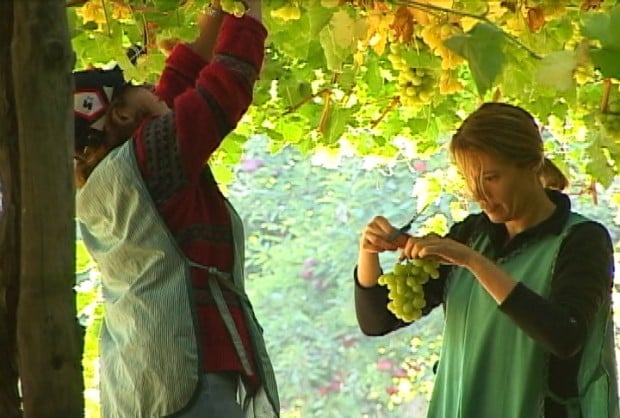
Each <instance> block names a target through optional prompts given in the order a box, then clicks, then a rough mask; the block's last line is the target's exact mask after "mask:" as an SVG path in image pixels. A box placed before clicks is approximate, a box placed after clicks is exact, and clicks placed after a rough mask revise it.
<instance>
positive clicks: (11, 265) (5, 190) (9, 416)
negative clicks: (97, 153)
mask: <svg viewBox="0 0 620 418" xmlns="http://www.w3.org/2000/svg"><path fill="white" fill-rule="evenodd" d="M12 33H13V3H12V2H11V1H2V2H0V92H3V93H0V359H2V361H0V417H6V418H16V417H19V416H20V415H21V412H20V411H21V409H20V399H19V392H18V390H17V362H16V361H17V351H16V349H17V346H16V341H15V339H16V336H15V325H16V309H17V298H18V292H17V290H18V283H19V264H18V262H19V241H18V233H17V231H18V227H19V211H17V210H16V207H17V204H18V203H19V193H18V192H19V187H18V183H19V176H18V174H19V172H18V166H17V158H18V153H17V121H16V120H15V102H14V100H13V81H12V79H13V77H12V75H11V49H10V45H11V38H12Z"/></svg>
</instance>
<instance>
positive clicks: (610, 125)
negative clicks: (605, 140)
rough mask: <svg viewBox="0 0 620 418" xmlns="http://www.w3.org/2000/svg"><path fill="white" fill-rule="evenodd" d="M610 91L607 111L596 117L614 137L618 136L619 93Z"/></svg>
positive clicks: (619, 133)
mask: <svg viewBox="0 0 620 418" xmlns="http://www.w3.org/2000/svg"><path fill="white" fill-rule="evenodd" d="M614 93H615V92H612V94H610V96H609V101H608V102H607V112H606V113H601V114H600V115H599V116H598V118H599V121H600V122H601V124H602V125H603V127H604V128H605V131H606V132H607V133H608V134H609V135H611V136H613V137H614V138H620V94H614Z"/></svg>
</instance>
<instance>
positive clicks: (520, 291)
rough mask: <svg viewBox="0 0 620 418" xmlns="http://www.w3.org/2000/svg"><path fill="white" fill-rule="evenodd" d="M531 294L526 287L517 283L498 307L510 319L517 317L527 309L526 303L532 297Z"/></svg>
mask: <svg viewBox="0 0 620 418" xmlns="http://www.w3.org/2000/svg"><path fill="white" fill-rule="evenodd" d="M532 293H533V292H532V291H531V290H530V289H528V287H527V286H525V285H524V284H523V283H521V282H519V283H517V285H516V286H515V287H514V288H513V289H512V291H511V292H510V293H509V294H508V296H507V297H506V299H504V301H503V302H502V303H501V304H500V305H499V306H498V307H499V309H500V311H502V312H504V313H505V314H507V315H508V316H510V317H519V316H520V313H521V312H522V311H523V310H524V309H525V310H527V309H528V303H527V301H528V300H529V299H530V298H531V297H532ZM536 296H537V295H536ZM536 296H535V297H536Z"/></svg>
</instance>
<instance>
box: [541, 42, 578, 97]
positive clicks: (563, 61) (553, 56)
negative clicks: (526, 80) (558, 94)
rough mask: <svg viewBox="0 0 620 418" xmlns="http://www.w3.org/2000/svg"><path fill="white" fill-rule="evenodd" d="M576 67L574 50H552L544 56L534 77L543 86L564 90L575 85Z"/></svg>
mask: <svg viewBox="0 0 620 418" xmlns="http://www.w3.org/2000/svg"><path fill="white" fill-rule="evenodd" d="M576 67H577V54H576V53H575V51H554V52H551V53H549V54H548V55H547V56H545V57H544V58H543V59H542V61H541V63H540V66H539V68H538V70H537V72H536V79H537V80H538V82H539V83H540V84H542V85H545V86H551V87H553V88H555V89H557V90H559V91H566V90H568V89H570V88H571V87H573V86H574V85H575V78H574V77H573V73H574V72H575V68H576Z"/></svg>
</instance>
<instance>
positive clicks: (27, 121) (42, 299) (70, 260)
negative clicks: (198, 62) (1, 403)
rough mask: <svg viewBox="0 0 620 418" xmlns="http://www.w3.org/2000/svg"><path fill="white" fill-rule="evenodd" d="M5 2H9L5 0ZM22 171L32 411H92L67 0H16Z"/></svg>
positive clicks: (25, 349)
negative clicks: (85, 364) (82, 322)
mask: <svg viewBox="0 0 620 418" xmlns="http://www.w3.org/2000/svg"><path fill="white" fill-rule="evenodd" d="M3 1H6V0H3ZM13 9H14V10H13V16H14V18H13V22H14V31H13V41H12V45H11V58H12V69H13V87H14V97H15V105H16V107H15V109H16V116H17V130H18V132H19V160H18V161H19V175H20V198H21V205H20V208H21V212H20V216H21V219H20V224H21V228H20V237H21V238H20V243H21V245H20V250H21V251H20V253H21V254H20V286H19V303H18V308H17V345H18V365H19V372H20V378H21V385H22V391H23V409H24V417H25V418H29V417H33V418H34V417H36V418H48V417H49V418H59V417H63V418H73V417H76V418H77V417H82V416H83V409H84V408H83V405H84V401H83V386H84V385H83V380H82V369H81V339H80V336H79V331H78V324H77V320H76V307H75V294H74V292H73V285H74V279H75V224H74V214H75V209H74V205H75V202H74V192H75V190H74V183H73V166H72V160H73V159H72V154H73V151H72V148H73V146H72V141H71V138H72V133H73V112H72V109H73V106H72V86H73V83H72V75H71V71H72V68H73V62H74V56H73V51H72V49H71V44H70V41H69V30H68V22H67V16H66V10H65V1H64V0H37V1H23V0H14V1H13Z"/></svg>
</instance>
